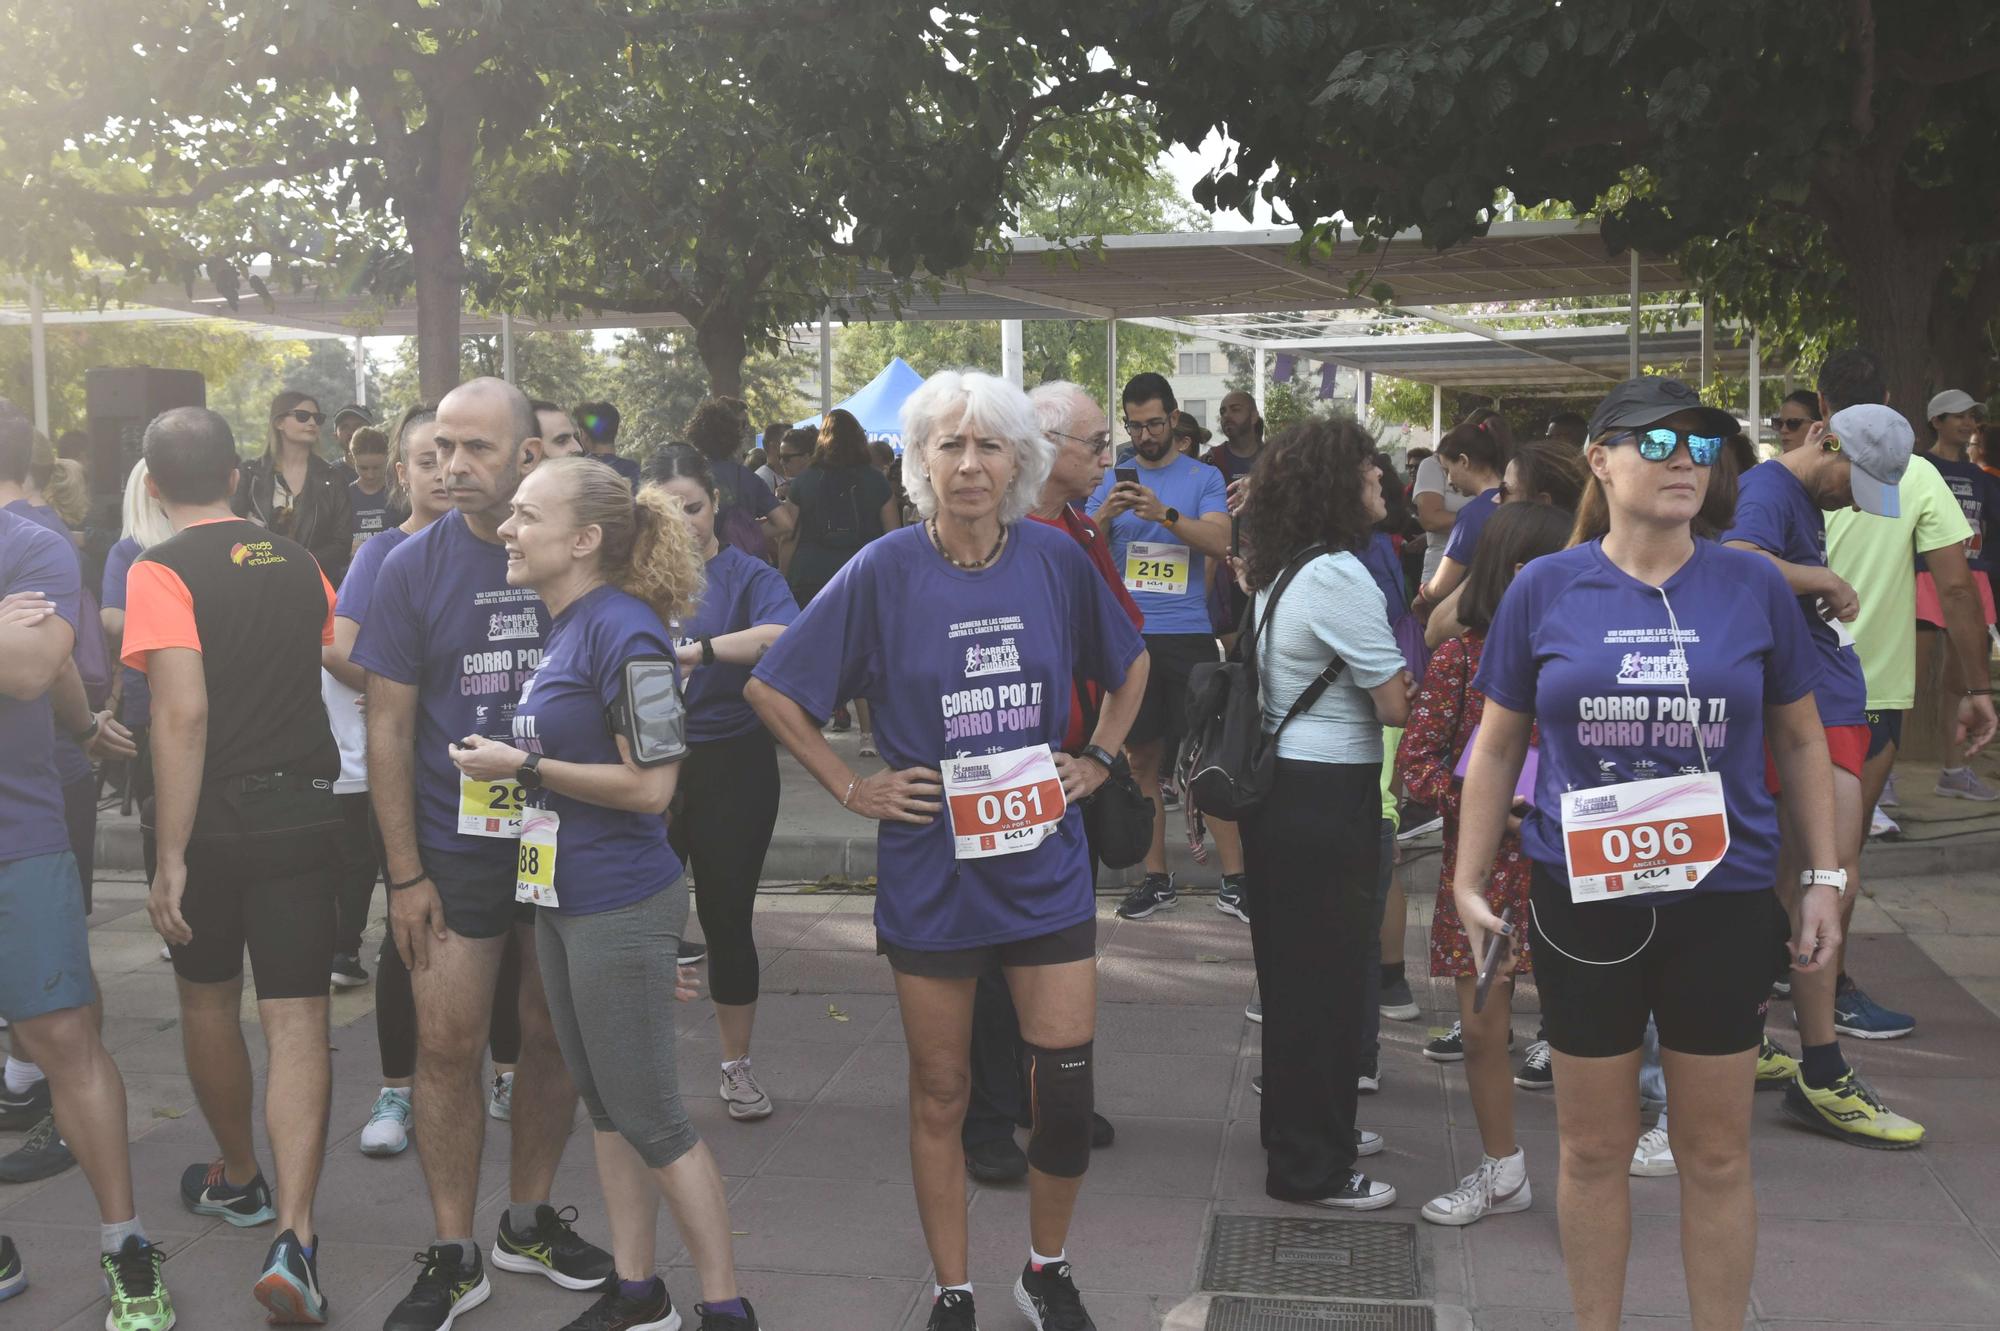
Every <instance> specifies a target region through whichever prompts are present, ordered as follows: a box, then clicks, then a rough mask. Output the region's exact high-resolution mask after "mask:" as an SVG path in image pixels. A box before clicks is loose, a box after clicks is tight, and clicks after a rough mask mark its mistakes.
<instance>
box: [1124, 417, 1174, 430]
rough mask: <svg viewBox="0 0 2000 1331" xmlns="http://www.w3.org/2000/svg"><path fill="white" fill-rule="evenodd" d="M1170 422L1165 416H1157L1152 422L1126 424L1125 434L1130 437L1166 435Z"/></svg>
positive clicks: (1131, 421) (1132, 421) (1129, 421)
mask: <svg viewBox="0 0 2000 1331" xmlns="http://www.w3.org/2000/svg"><path fill="white" fill-rule="evenodd" d="M1168 424H1169V422H1168V420H1167V418H1166V417H1165V416H1155V417H1153V418H1152V419H1151V420H1143V421H1134V420H1128V421H1126V422H1125V433H1126V434H1129V435H1142V434H1165V433H1166V430H1167V426H1168Z"/></svg>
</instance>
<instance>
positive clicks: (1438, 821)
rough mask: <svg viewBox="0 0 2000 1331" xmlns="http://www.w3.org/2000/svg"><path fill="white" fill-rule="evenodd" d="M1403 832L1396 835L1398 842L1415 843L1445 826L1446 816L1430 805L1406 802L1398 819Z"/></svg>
mask: <svg viewBox="0 0 2000 1331" xmlns="http://www.w3.org/2000/svg"><path fill="white" fill-rule="evenodd" d="M1397 822H1398V823H1399V824H1400V827H1401V830H1400V831H1398V832H1397V833H1396V840H1398V841H1414V840H1416V839H1417V838H1418V837H1420V836H1424V835H1427V834H1429V833H1431V832H1435V831H1437V830H1438V829H1439V828H1441V827H1443V826H1444V815H1443V814H1441V813H1439V812H1438V811H1437V810H1436V809H1433V808H1432V807H1431V806H1430V805H1428V804H1419V803H1417V802H1416V801H1415V800H1404V801H1403V807H1402V809H1401V811H1400V813H1399V815H1398V817H1397Z"/></svg>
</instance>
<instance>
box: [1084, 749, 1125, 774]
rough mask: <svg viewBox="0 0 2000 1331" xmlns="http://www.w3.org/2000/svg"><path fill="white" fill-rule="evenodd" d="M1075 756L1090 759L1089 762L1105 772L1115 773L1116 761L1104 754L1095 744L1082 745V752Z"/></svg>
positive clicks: (1109, 755)
mask: <svg viewBox="0 0 2000 1331" xmlns="http://www.w3.org/2000/svg"><path fill="white" fill-rule="evenodd" d="M1076 756H1077V757H1079V758H1088V759H1090V761H1092V762H1094V763H1096V764H1097V765H1098V766H1099V767H1102V768H1103V769H1104V770H1105V771H1107V772H1110V771H1115V770H1116V769H1117V766H1118V759H1116V758H1115V757H1113V756H1112V755H1111V754H1108V753H1106V752H1105V751H1104V750H1103V749H1102V748H1101V747H1099V746H1098V745H1095V744H1086V745H1084V746H1083V752H1082V753H1079V754H1078V755H1076Z"/></svg>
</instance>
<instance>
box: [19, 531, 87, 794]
mask: <svg viewBox="0 0 2000 1331" xmlns="http://www.w3.org/2000/svg"><path fill="white" fill-rule="evenodd" d="M7 511H8V512H9V513H12V514H14V515H15V516H16V517H22V518H26V519H27V520H28V521H30V522H32V523H34V524H36V525H37V526H40V527H44V528H47V529H48V530H49V531H52V532H54V533H55V534H56V535H57V536H59V537H61V538H62V546H63V549H65V550H67V551H69V557H70V559H71V560H72V561H73V562H74V563H75V564H76V569H77V573H76V576H77V583H78V587H77V612H76V614H74V615H71V616H68V617H67V618H68V619H69V621H70V627H71V628H73V629H75V630H76V646H75V647H73V648H71V650H70V660H72V661H74V662H76V664H77V668H78V669H79V670H80V671H81V670H82V669H83V666H84V658H85V650H84V649H85V642H86V639H87V638H89V637H90V635H92V634H97V633H101V632H103V630H102V628H100V627H99V625H98V624H97V623H96V613H97V603H96V600H95V598H93V597H89V596H86V595H84V594H83V589H82V581H83V555H82V553H81V552H80V551H79V550H78V549H77V548H76V542H75V541H72V540H71V539H70V531H69V524H68V523H67V522H64V521H63V520H62V517H61V515H59V514H58V513H57V512H56V511H55V510H54V509H52V508H37V507H36V506H35V505H33V504H31V503H29V502H28V501H27V500H25V499H16V500H15V501H14V502H13V503H11V504H9V505H7ZM95 653H96V654H95V658H94V659H95V660H96V661H97V662H98V667H99V668H98V670H97V677H96V678H95V679H92V678H91V677H90V674H89V672H85V673H84V680H83V683H84V687H85V689H86V690H89V689H98V690H102V689H104V688H105V687H106V686H107V685H108V684H109V682H110V678H111V676H110V663H109V661H107V660H105V659H104V648H103V640H102V639H97V640H96V641H95ZM93 696H95V695H93ZM56 776H57V777H58V778H59V779H60V780H61V781H62V784H63V786H64V788H65V789H66V788H68V787H70V786H73V785H75V784H76V783H77V782H79V781H87V780H89V779H90V755H89V754H87V753H85V752H84V751H83V746H82V745H80V744H78V743H77V742H76V741H75V740H74V739H72V738H70V736H69V735H68V734H67V733H58V734H57V735H56Z"/></svg>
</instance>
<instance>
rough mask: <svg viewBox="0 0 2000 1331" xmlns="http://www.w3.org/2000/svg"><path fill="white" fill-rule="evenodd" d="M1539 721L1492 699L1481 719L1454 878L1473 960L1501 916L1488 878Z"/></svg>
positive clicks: (1463, 798)
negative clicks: (1489, 897) (1530, 737)
mask: <svg viewBox="0 0 2000 1331" xmlns="http://www.w3.org/2000/svg"><path fill="white" fill-rule="evenodd" d="M1533 725H1534V717H1533V716H1531V715H1530V714H1528V713H1527V712H1517V711H1514V710H1513V709H1512V708H1509V707H1502V706H1501V705H1500V704H1499V703H1497V702H1494V701H1493V700H1492V699H1491V698H1488V699H1487V700H1486V710H1485V712H1484V713H1482V714H1481V716H1480V721H1479V735H1478V737H1477V738H1476V739H1474V740H1473V742H1472V756H1471V758H1470V759H1468V760H1467V763H1466V768H1465V785H1464V787H1463V791H1462V793H1461V794H1460V796H1459V803H1458V868H1457V871H1456V872H1455V873H1454V874H1453V876H1452V898H1453V900H1454V901H1455V902H1456V904H1457V906H1458V918H1459V920H1460V921H1461V922H1462V923H1463V924H1464V925H1465V933H1466V939H1467V941H1468V942H1469V943H1471V945H1472V955H1473V956H1475V957H1477V956H1483V955H1485V951H1486V935H1487V934H1489V933H1491V932H1493V931H1494V930H1495V929H1497V928H1498V927H1499V925H1500V917H1499V916H1497V915H1495V914H1494V913H1493V909H1492V907H1490V906H1488V905H1487V904H1486V876H1487V874H1488V873H1490V872H1491V871H1492V866H1493V857H1494V856H1495V855H1498V854H1499V853H1500V837H1501V835H1502V834H1503V833H1504V832H1505V831H1506V830H1507V818H1508V812H1509V810H1510V808H1511V807H1512V805H1513V801H1514V786H1515V784H1516V783H1517V782H1518V781H1519V780H1520V779H1521V765H1522V764H1523V763H1525V762H1526V761H1527V758H1528V735H1529V733H1530V730H1531V729H1532V727H1533Z"/></svg>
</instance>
